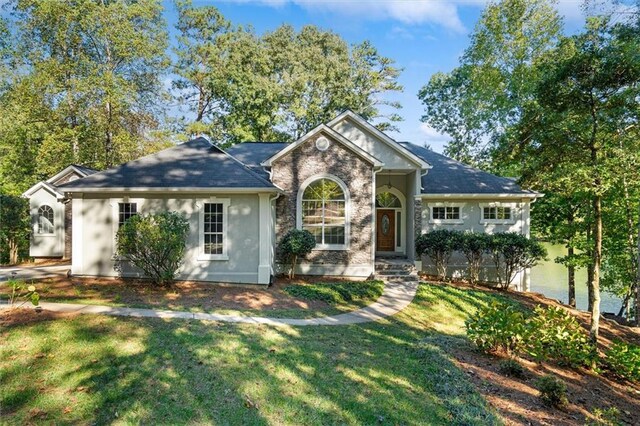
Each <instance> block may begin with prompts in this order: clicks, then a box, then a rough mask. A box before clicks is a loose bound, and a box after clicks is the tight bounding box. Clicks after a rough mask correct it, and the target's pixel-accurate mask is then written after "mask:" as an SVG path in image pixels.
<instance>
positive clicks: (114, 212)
mask: <svg viewBox="0 0 640 426" xmlns="http://www.w3.org/2000/svg"><path fill="white" fill-rule="evenodd" d="M120 203H135V204H136V212H137V213H138V214H142V205H143V204H144V198H128V197H124V198H111V199H110V200H109V204H111V232H112V235H113V254H112V258H113V259H115V260H118V259H120V258H119V257H118V256H117V255H116V244H117V243H116V234H117V233H118V223H119V219H120V215H119V210H118V204H120Z"/></svg>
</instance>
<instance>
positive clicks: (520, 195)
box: [416, 192, 544, 200]
mask: <svg viewBox="0 0 640 426" xmlns="http://www.w3.org/2000/svg"><path fill="white" fill-rule="evenodd" d="M542 197H544V194H542V193H539V192H521V193H511V192H504V193H486V194H482V193H446V194H434V193H429V194H420V195H416V199H427V200H436V199H438V200H439V199H443V198H445V199H451V200H459V199H465V198H473V199H496V198H499V199H523V198H526V199H537V198H542Z"/></svg>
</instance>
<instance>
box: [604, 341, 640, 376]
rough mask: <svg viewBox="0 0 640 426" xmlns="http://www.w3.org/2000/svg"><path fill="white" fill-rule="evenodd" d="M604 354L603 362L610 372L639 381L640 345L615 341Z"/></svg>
mask: <svg viewBox="0 0 640 426" xmlns="http://www.w3.org/2000/svg"><path fill="white" fill-rule="evenodd" d="M605 355H606V358H605V360H604V364H605V365H606V367H607V368H608V369H609V370H610V371H611V372H612V373H614V374H615V375H617V376H619V377H622V378H624V379H627V380H629V381H632V382H640V346H637V345H632V344H629V343H625V342H615V343H614V344H613V346H611V349H609V350H607V351H606V352H605Z"/></svg>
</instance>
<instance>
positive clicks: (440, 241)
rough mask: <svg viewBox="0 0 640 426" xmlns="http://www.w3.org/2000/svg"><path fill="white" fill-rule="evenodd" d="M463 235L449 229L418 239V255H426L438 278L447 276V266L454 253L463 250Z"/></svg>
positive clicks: (430, 233)
mask: <svg viewBox="0 0 640 426" xmlns="http://www.w3.org/2000/svg"><path fill="white" fill-rule="evenodd" d="M461 240H462V239H461V233H460V232H457V231H451V230H448V229H438V230H435V231H431V232H427V233H426V234H422V235H420V236H419V237H418V238H416V253H417V254H418V255H419V256H422V255H425V256H427V257H428V258H429V259H431V261H432V262H433V264H434V265H435V267H436V272H437V274H438V278H440V279H441V280H444V279H445V278H446V276H447V266H449V260H450V259H451V255H452V254H453V252H454V251H456V250H459V249H460V248H461Z"/></svg>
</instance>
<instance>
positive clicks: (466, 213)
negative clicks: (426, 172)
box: [422, 198, 531, 290]
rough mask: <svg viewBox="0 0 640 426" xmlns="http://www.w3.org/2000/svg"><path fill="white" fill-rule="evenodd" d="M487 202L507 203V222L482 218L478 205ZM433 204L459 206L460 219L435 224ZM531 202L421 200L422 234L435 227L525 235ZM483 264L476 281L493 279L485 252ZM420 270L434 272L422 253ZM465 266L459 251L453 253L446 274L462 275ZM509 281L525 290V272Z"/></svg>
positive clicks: (491, 263) (526, 283) (464, 271)
mask: <svg viewBox="0 0 640 426" xmlns="http://www.w3.org/2000/svg"><path fill="white" fill-rule="evenodd" d="M487 205H491V206H493V205H495V206H509V207H511V211H512V220H511V221H509V223H490V222H487V221H484V220H483V219H482V207H484V206H487ZM434 206H460V213H461V219H460V220H459V221H458V223H437V222H438V221H434V220H432V217H431V209H432V208H433V207H434ZM530 210H531V203H530V201H529V200H521V199H511V200H508V199H500V200H487V199H473V198H469V199H455V200H453V199H428V200H427V199H423V200H422V233H427V232H430V231H432V230H436V229H451V230H457V231H463V232H465V231H468V232H479V233H480V232H483V233H488V234H494V233H498V232H516V233H520V234H523V235H526V236H529V223H530V217H529V216H530ZM483 263H484V266H483V268H482V271H481V273H480V280H483V281H496V279H497V277H496V271H495V267H494V265H493V261H492V259H491V257H490V256H489V255H485V258H484V262H483ZM422 266H423V270H424V271H425V272H427V273H430V274H433V275H435V274H436V270H435V267H434V266H433V264H432V263H431V261H430V260H429V259H428V258H427V257H426V256H422ZM466 269H467V260H466V258H465V257H464V255H463V254H462V253H454V254H453V255H452V257H451V259H450V262H449V268H448V271H447V275H448V276H451V277H456V278H458V277H464V276H465V274H466ZM512 284H513V285H514V286H516V287H517V288H518V289H519V290H528V288H529V271H524V272H523V273H521V274H518V275H517V276H516V277H515V278H514V280H513V282H512Z"/></svg>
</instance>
